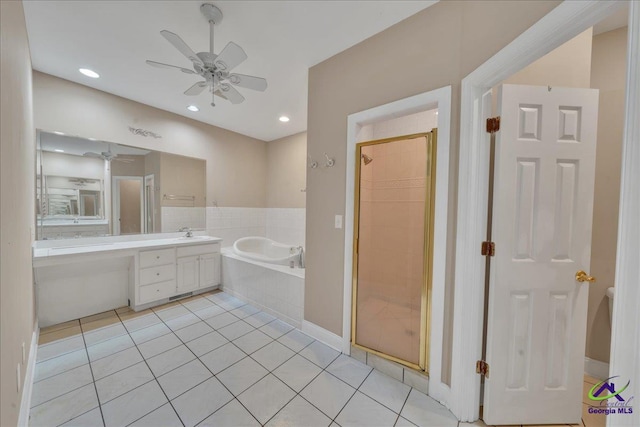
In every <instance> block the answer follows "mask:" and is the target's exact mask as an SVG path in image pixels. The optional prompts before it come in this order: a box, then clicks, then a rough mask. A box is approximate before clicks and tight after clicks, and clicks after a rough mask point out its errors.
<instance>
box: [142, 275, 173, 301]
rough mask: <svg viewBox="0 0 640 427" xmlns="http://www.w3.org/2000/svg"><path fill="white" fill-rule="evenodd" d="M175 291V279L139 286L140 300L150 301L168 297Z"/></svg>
mask: <svg viewBox="0 0 640 427" xmlns="http://www.w3.org/2000/svg"><path fill="white" fill-rule="evenodd" d="M175 293H176V281H175V280H167V281H166V282H160V283H154V284H152V285H147V286H140V302H141V303H145V302H150V301H155V300H159V299H162V298H167V297H170V296H171V295H174V294H175Z"/></svg>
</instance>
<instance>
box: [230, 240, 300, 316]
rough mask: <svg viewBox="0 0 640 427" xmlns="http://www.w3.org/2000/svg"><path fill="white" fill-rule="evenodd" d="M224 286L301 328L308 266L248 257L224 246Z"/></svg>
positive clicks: (238, 295) (243, 298) (232, 292)
mask: <svg viewBox="0 0 640 427" xmlns="http://www.w3.org/2000/svg"><path fill="white" fill-rule="evenodd" d="M222 287H223V288H224V291H225V292H228V293H230V294H232V295H234V296H235V297H237V298H240V299H242V300H244V301H246V302H248V303H250V304H253V305H255V306H257V307H259V308H261V309H262V310H264V311H266V312H268V313H270V314H272V315H274V316H276V317H278V318H279V319H281V320H283V321H285V322H287V323H290V324H292V325H294V326H296V327H297V328H300V327H301V326H302V320H303V304H304V269H301V268H298V267H295V268H290V267H288V266H284V265H277V264H270V263H264V262H260V261H255V260H250V259H246V258H243V257H241V256H240V255H237V254H236V253H234V251H233V249H232V248H223V249H222Z"/></svg>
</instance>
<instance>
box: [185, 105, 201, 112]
mask: <svg viewBox="0 0 640 427" xmlns="http://www.w3.org/2000/svg"><path fill="white" fill-rule="evenodd" d="M187 110H189V111H193V112H196V111H200V109H199V108H198V107H196V106H195V105H189V106H188V107H187Z"/></svg>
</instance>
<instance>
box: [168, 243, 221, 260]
mask: <svg viewBox="0 0 640 427" xmlns="http://www.w3.org/2000/svg"><path fill="white" fill-rule="evenodd" d="M213 252H220V244H219V243H211V244H207V245H193V246H184V247H179V248H178V258H180V257H184V256H194V255H204V254H210V253H213Z"/></svg>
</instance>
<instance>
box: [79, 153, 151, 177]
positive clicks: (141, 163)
mask: <svg viewBox="0 0 640 427" xmlns="http://www.w3.org/2000/svg"><path fill="white" fill-rule="evenodd" d="M78 158H80V159H83V160H84V159H86V157H78ZM117 158H118V159H120V160H124V159H128V160H131V161H130V162H120V161H118V160H112V161H111V163H110V167H111V176H144V175H145V173H144V171H145V160H146V158H147V156H138V155H136V156H133V155H126V154H118V157H117ZM96 160H98V161H100V160H99V159H96Z"/></svg>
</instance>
